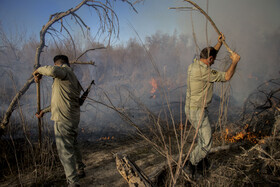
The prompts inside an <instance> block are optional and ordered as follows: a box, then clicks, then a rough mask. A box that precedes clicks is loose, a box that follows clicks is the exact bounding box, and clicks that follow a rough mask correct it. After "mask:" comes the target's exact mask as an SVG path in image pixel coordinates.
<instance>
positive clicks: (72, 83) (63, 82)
mask: <svg viewBox="0 0 280 187" xmlns="http://www.w3.org/2000/svg"><path fill="white" fill-rule="evenodd" d="M37 71H38V73H40V74H42V75H45V76H50V77H53V78H54V81H53V85H52V98H51V106H50V111H51V113H52V116H51V120H53V121H60V122H67V121H71V122H79V120H80V104H79V97H80V92H81V90H82V87H81V85H80V83H79V81H78V79H77V77H76V75H75V74H74V72H73V71H72V69H71V68H70V67H69V66H67V65H66V64H63V65H62V66H43V67H40V68H38V69H37ZM47 110H48V109H46V110H45V112H46V111H47Z"/></svg>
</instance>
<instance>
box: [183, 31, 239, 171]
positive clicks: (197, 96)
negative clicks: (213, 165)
mask: <svg viewBox="0 0 280 187" xmlns="http://www.w3.org/2000/svg"><path fill="white" fill-rule="evenodd" d="M223 40H225V38H224V36H223V35H220V36H219V38H218V43H217V44H216V45H215V47H207V48H204V49H203V50H202V51H201V53H200V59H199V60H198V59H194V62H193V63H192V64H191V65H189V67H188V78H187V93H186V103H185V113H186V117H187V119H188V120H189V121H190V122H191V124H192V126H193V127H194V128H195V129H196V130H197V145H196V147H195V148H194V149H193V151H192V152H191V154H190V159H189V161H188V163H187V171H188V172H189V174H194V168H195V166H197V164H198V163H199V162H200V161H201V160H202V159H204V158H205V157H206V155H207V154H208V152H209V151H210V149H211V145H212V132H211V126H210V123H209V119H208V111H207V107H208V105H209V104H210V102H211V99H212V96H213V86H214V82H224V81H229V80H230V79H231V77H232V76H233V74H234V71H235V68H236V66H237V63H238V61H239V60H240V56H239V55H238V54H237V53H234V52H233V53H232V54H231V59H232V63H231V65H230V67H229V68H228V70H227V71H226V72H221V71H217V70H213V69H211V67H210V66H211V65H213V64H214V61H215V59H216V55H217V53H218V51H219V49H220V48H221V46H222V42H223Z"/></svg>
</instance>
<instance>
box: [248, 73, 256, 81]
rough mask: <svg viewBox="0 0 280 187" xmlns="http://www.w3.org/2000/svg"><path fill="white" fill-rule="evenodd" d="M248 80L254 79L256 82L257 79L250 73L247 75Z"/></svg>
mask: <svg viewBox="0 0 280 187" xmlns="http://www.w3.org/2000/svg"><path fill="white" fill-rule="evenodd" d="M248 78H249V79H255V80H256V81H257V80H258V77H256V76H254V75H253V74H252V73H251V74H249V76H248Z"/></svg>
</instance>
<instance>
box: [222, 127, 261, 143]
mask: <svg viewBox="0 0 280 187" xmlns="http://www.w3.org/2000/svg"><path fill="white" fill-rule="evenodd" d="M248 127H249V125H248V124H246V125H245V127H244V129H243V131H241V132H239V133H237V134H236V135H234V136H232V135H230V133H229V129H226V132H225V135H224V138H225V140H226V141H228V142H230V143H233V142H238V141H241V140H247V141H250V142H252V143H255V144H257V143H260V144H261V143H262V141H260V139H262V138H264V136H261V132H259V133H258V134H253V133H252V132H247V129H248Z"/></svg>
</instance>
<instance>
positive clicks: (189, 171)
mask: <svg viewBox="0 0 280 187" xmlns="http://www.w3.org/2000/svg"><path fill="white" fill-rule="evenodd" d="M183 170H184V172H185V174H187V175H188V176H189V177H190V178H191V179H192V178H193V175H194V172H195V166H194V165H193V164H192V163H191V162H190V161H189V160H188V161H187V163H186V165H185V166H184V167H183Z"/></svg>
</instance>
